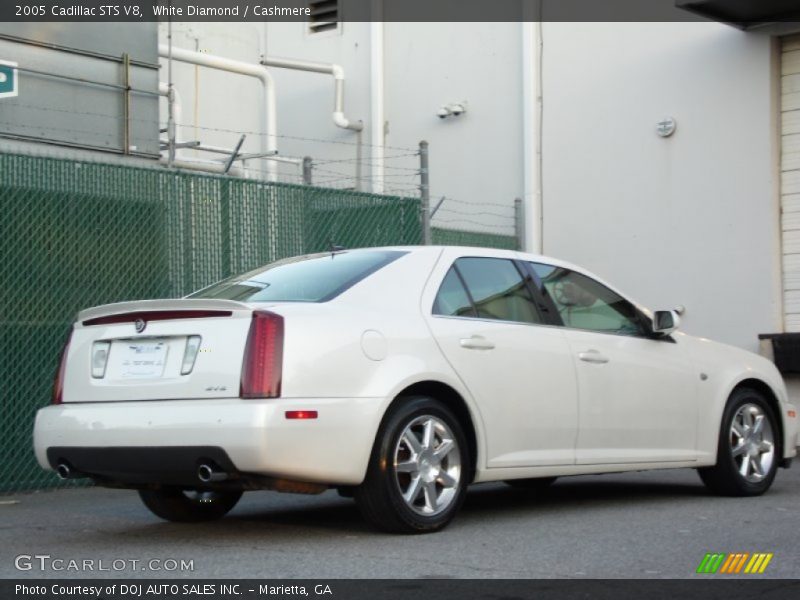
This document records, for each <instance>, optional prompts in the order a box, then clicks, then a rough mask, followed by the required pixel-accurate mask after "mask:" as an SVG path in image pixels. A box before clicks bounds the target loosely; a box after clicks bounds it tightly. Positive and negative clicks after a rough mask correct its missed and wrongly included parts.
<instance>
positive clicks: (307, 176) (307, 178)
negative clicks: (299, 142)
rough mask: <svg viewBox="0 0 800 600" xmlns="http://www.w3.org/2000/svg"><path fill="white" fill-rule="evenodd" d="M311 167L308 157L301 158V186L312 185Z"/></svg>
mask: <svg viewBox="0 0 800 600" xmlns="http://www.w3.org/2000/svg"><path fill="white" fill-rule="evenodd" d="M313 173H314V172H313V165H312V162H311V157H310V156H305V157H303V184H304V185H312V184H313V183H314V175H313Z"/></svg>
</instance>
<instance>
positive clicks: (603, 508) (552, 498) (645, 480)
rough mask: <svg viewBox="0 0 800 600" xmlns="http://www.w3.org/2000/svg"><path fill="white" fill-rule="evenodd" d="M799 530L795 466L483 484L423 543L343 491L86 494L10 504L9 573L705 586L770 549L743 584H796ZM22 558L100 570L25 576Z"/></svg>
mask: <svg viewBox="0 0 800 600" xmlns="http://www.w3.org/2000/svg"><path fill="white" fill-rule="evenodd" d="M799 532H800V464H797V463H795V465H794V467H793V468H792V469H790V470H781V471H779V473H778V477H777V479H776V481H775V484H774V486H773V488H772V490H771V491H770V492H769V493H767V494H766V495H765V496H762V497H759V498H719V497H715V496H712V495H709V494H708V493H707V492H706V490H705V488H704V487H703V486H702V485H701V483H700V480H699V478H698V477H697V474H696V473H695V472H694V471H692V470H688V469H681V470H675V471H661V472H646V473H629V474H613V475H603V476H586V477H571V478H564V479H560V480H559V481H558V482H556V484H555V485H554V486H553V487H552V488H551V489H550V490H549V491H548V492H547V493H544V494H539V495H531V494H529V493H526V492H520V491H518V490H514V489H511V488H509V487H507V486H505V485H504V484H483V485H477V486H473V488H471V490H470V493H469V494H468V496H467V500H466V503H465V505H464V508H463V509H462V511H461V513H460V514H459V515H458V516H457V517H456V519H455V521H453V523H452V524H451V525H450V526H449V527H448V528H447V529H446V530H444V531H443V532H440V533H436V534H429V535H421V536H394V535H386V534H382V533H375V532H373V531H371V530H369V529H368V528H367V527H366V525H365V524H364V522H363V521H362V520H361V518H360V515H359V513H358V510H357V509H356V506H355V504H354V502H353V501H352V500H348V499H344V498H340V497H339V496H338V495H337V494H336V492H334V491H330V492H326V493H325V494H322V495H320V496H297V495H283V494H277V493H274V492H250V493H247V494H245V496H244V497H243V499H242V501H241V502H240V503H239V505H238V506H237V507H236V508H235V509H234V510H233V511H232V512H231V513H230V514H229V515H228V517H226V518H225V519H223V520H221V521H218V522H214V523H204V524H189V525H186V524H172V523H166V522H162V521H160V520H158V519H157V518H156V517H154V516H152V515H151V514H150V513H149V512H148V511H147V510H146V509H145V508H144V506H143V505H142V504H141V502H140V501H139V498H138V495H137V494H136V493H135V492H132V491H125V490H106V489H100V488H80V489H65V490H58V491H47V492H38V493H31V494H18V495H12V496H0V577H4V578H9V577H26V578H27V577H31V578H34V577H36V578H39V577H64V576H71V577H75V576H78V577H191V578H217V577H236V578H239V577H253V578H270V579H275V578H418V577H422V578H451V577H455V578H464V577H469V578H607V577H611V578H651V577H653V578H663V577H666V578H686V577H706V578H707V577H721V576H720V575H696V574H695V570H696V568H697V566H698V565H699V563H700V561H701V560H702V559H703V557H704V555H705V553H707V552H724V553H733V552H750V553H753V552H771V553H774V557H773V559H772V561H771V562H770V564H769V566H768V568H767V570H766V572H765V573H764V575H756V576H753V575H748V576H747V577H750V578H752V577H771V578H796V577H797V576H798V575H800V544H798V536H799V535H800V533H799ZM19 555H30V556H35V555H48V556H49V557H50V558H49V559H46V562H47V564H48V565H50V564H51V563H50V561H52V560H54V559H60V560H63V561H65V562H64V563H55V564H57V565H59V566H62V567H65V568H66V567H68V566H69V561H70V560H74V561H79V562H81V563H82V561H84V560H89V561H94V562H93V563H92V564H93V569H91V570H84V571H77V572H76V571H74V570H60V571H59V570H53V569H52V568H48V569H46V570H44V571H42V570H40V569H39V564H40V563H41V560H40V561H39V563H37V562H36V560H37V559H32V563H33V564H32V568H31V569H30V570H26V571H20V570H18V569H17V568H16V567H15V562H19V561H17V560H15V559H16V557H17V556H19ZM153 559H156V560H157V561H161V562H158V563H157V564H154V565H153V568H154V569H158V568H161V569H162V570H151V569H150V568H149V567H148V566H147V565H149V564H150V563H149V561H151V560H153ZM115 560H116V561H118V562H117V563H116V566H121V565H122V564H123V562H124V563H125V567H124V568H122V569H121V570H119V571H117V570H115V567H114V564H113V563H112V561H115ZM169 560H175V561H178V562H179V561H181V560H184V561H191V563H192V564H191V566H192V570H185V571H181V570H175V571H165V570H163V568H165V566H167V567H171V566H174V565H173V564H172V563H170V562H168V561H169ZM100 561H102V564H101V563H100ZM119 561H123V562H119ZM133 561H137V562H136V563H135V566H131V565H132V564H134V563H133ZM22 564H23V565H24V564H25V560H23V562H22ZM143 565H145V566H143ZM162 565H165V566H162ZM99 568H106V569H108V570H102V571H101V570H98V569H99ZM742 576H743V575H739V576H738V577H742ZM734 577H735V576H734Z"/></svg>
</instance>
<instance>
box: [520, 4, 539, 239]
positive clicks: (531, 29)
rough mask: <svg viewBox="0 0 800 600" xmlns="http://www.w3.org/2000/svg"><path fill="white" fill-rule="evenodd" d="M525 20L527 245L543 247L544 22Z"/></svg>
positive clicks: (524, 176)
mask: <svg viewBox="0 0 800 600" xmlns="http://www.w3.org/2000/svg"><path fill="white" fill-rule="evenodd" d="M537 18H538V20H537V21H535V22H534V21H533V19H532V18H528V19H527V20H526V21H524V22H523V23H522V25H521V26H522V130H523V178H524V184H523V188H524V189H523V192H524V193H523V201H524V211H523V212H524V213H525V218H526V223H525V236H524V237H525V246H524V247H523V250H528V251H531V252H535V253H537V254H541V253H542V251H543V233H544V231H543V225H542V213H543V206H542V204H543V199H542V23H541V15H540V14H538V17H537Z"/></svg>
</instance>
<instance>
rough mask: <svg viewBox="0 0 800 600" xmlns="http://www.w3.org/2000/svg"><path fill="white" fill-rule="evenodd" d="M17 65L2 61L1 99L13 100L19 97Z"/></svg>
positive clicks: (0, 78)
mask: <svg viewBox="0 0 800 600" xmlns="http://www.w3.org/2000/svg"><path fill="white" fill-rule="evenodd" d="M16 67H17V63H15V62H9V61H6V60H0V98H12V97H14V96H17V95H19V84H18V83H17V69H16Z"/></svg>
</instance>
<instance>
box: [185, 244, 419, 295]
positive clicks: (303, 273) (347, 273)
mask: <svg viewBox="0 0 800 600" xmlns="http://www.w3.org/2000/svg"><path fill="white" fill-rule="evenodd" d="M403 254H405V252H400V251H397V250H356V251H350V252H336V253H330V252H327V253H325V254H310V255H307V256H300V257H295V258H290V259H286V260H281V261H278V262H274V263H272V264H271V265H268V266H266V267H262V268H260V269H257V270H255V271H251V272H249V273H245V274H244V275H238V276H236V277H231V278H230V279H226V280H224V281H221V282H219V283H216V284H214V285H212V286H210V287H207V288H205V289H203V290H200V291H199V292H195V293H194V294H192V295H191V296H189V298H220V299H225V300H239V301H241V302H325V301H326V300H330V299H331V298H334V297H336V296H338V295H339V294H341V293H342V292H343V291H345V290H346V289H348V288H349V287H352V286H353V285H355V284H356V283H358V282H359V281H361V280H362V279H364V278H365V277H367V276H369V275H371V274H372V273H374V272H375V271H377V270H378V269H380V268H382V267H384V266H386V265H388V264H389V263H390V262H392V261H394V260H397V259H398V258H400V257H401V256H402V255H403Z"/></svg>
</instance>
